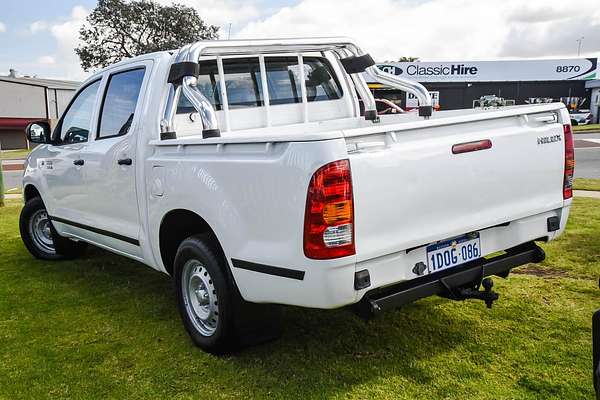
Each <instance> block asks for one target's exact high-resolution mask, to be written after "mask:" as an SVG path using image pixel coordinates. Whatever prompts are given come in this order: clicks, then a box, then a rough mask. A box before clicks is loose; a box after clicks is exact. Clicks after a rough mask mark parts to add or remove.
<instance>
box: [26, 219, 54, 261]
mask: <svg viewBox="0 0 600 400" xmlns="http://www.w3.org/2000/svg"><path fill="white" fill-rule="evenodd" d="M29 236H31V240H32V241H33V243H34V244H35V246H36V247H37V248H38V249H40V250H42V251H44V252H46V253H51V254H55V253H56V250H55V248H54V241H53V240H52V230H51V225H50V218H48V213H47V212H46V210H37V211H35V212H34V213H33V215H32V216H31V218H29Z"/></svg>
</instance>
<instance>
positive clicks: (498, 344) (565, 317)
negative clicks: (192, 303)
mask: <svg viewBox="0 0 600 400" xmlns="http://www.w3.org/2000/svg"><path fill="white" fill-rule="evenodd" d="M19 210H20V204H19V203H18V202H15V201H9V202H8V206H7V207H5V208H3V209H0V238H1V239H0V254H1V255H2V257H1V259H0V398H2V399H4V398H6V399H16V398H36V399H41V398H50V397H69V398H86V399H87V398H128V399H148V398H178V399H187V398H190V399H191V398H211V399H212V398H243V399H249V398H276V399H295V398H298V399H307V398H336V399H365V398H369V399H466V398H473V399H591V398H593V392H592V381H591V321H590V318H591V315H592V312H593V311H594V310H595V309H596V308H598V307H600V290H599V289H598V281H597V277H598V274H600V200H594V199H584V198H577V199H575V201H574V206H573V209H572V213H571V219H570V221H569V228H568V233H567V234H565V235H564V236H563V237H562V238H561V239H560V240H558V241H556V242H553V243H551V244H548V245H545V246H544V247H545V249H546V250H547V253H548V260H547V261H546V262H544V263H543V265H541V266H527V267H524V268H522V269H521V272H522V273H520V274H512V275H511V276H510V277H509V279H508V280H502V279H500V278H497V279H495V284H496V286H495V288H496V289H497V290H498V291H499V292H500V294H501V297H500V301H499V302H498V303H497V304H496V305H495V306H494V308H493V309H491V310H487V309H486V308H485V305H484V304H483V303H482V302H476V301H466V302H451V301H448V300H444V299H441V298H429V299H425V300H421V301H418V302H417V303H415V304H413V305H410V306H407V307H404V308H403V309H401V310H398V311H396V312H390V313H386V314H384V315H382V316H381V317H380V318H378V319H376V320H374V321H371V322H369V323H365V322H362V321H361V320H359V319H357V318H356V317H354V316H353V315H352V314H351V313H350V312H348V311H346V310H336V311H319V310H303V309H296V308H289V309H286V312H285V315H284V335H283V337H282V338H281V339H280V340H278V341H276V342H273V343H270V344H266V345H263V346H259V347H254V348H251V349H248V350H246V351H244V352H241V353H239V354H235V355H231V356H227V357H215V356H212V355H208V354H205V353H203V352H202V351H200V350H198V349H197V348H195V347H194V346H193V345H192V344H191V343H190V340H189V339H188V337H187V335H186V334H185V332H184V330H183V328H182V326H181V323H180V320H179V317H178V315H177V312H176V308H175V302H174V295H173V288H172V284H171V281H170V280H169V278H168V277H166V276H164V275H162V274H160V273H157V272H153V271H152V270H150V269H148V268H146V267H144V266H142V265H141V264H138V263H136V262H133V261H128V260H126V259H124V258H120V257H117V256H113V255H110V254H108V253H106V252H103V251H100V250H93V251H89V252H88V253H87V255H86V256H85V257H84V258H83V259H81V260H78V261H70V262H66V261H65V262H55V263H52V262H42V261H38V260H34V259H33V258H31V256H29V254H28V253H27V252H26V250H25V248H24V247H23V245H22V244H21V241H20V238H19V233H18V229H17V220H18V213H19Z"/></svg>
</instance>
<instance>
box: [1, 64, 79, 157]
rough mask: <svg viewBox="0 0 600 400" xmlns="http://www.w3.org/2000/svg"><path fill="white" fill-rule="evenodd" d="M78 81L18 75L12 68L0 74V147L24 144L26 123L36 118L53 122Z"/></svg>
mask: <svg viewBox="0 0 600 400" xmlns="http://www.w3.org/2000/svg"><path fill="white" fill-rule="evenodd" d="M79 85H80V83H79V82H72V81H61V80H54V79H39V78H32V77H19V76H17V74H16V73H15V72H14V71H11V74H10V75H8V76H0V146H1V149H3V150H8V149H22V148H27V146H28V143H27V139H26V137H25V127H26V126H27V124H29V123H30V122H32V121H39V120H44V121H48V122H50V123H51V125H52V124H54V122H55V121H56V119H57V118H58V117H59V116H60V115H61V113H62V112H63V110H64V108H65V107H66V106H67V105H68V103H69V101H70V100H71V97H73V95H74V94H75V91H76V90H77V88H78V87H79Z"/></svg>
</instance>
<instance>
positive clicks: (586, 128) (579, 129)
mask: <svg viewBox="0 0 600 400" xmlns="http://www.w3.org/2000/svg"><path fill="white" fill-rule="evenodd" d="M597 131H600V124H588V125H575V126H574V127H573V132H575V133H588V132H589V133H591V132H597Z"/></svg>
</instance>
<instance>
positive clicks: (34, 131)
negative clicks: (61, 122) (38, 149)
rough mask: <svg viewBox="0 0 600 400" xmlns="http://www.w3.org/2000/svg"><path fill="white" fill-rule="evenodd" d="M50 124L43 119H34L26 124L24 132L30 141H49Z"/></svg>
mask: <svg viewBox="0 0 600 400" xmlns="http://www.w3.org/2000/svg"><path fill="white" fill-rule="evenodd" d="M50 133H51V132H50V124H48V123H47V122H45V121H36V122H32V123H30V124H29V125H27V128H25V134H26V135H27V140H29V141H30V142H31V143H50V141H51V140H50Z"/></svg>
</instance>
